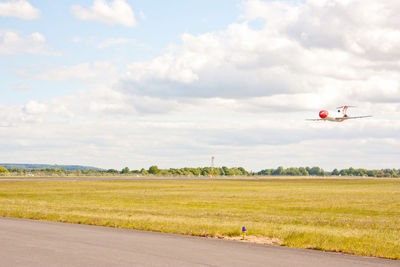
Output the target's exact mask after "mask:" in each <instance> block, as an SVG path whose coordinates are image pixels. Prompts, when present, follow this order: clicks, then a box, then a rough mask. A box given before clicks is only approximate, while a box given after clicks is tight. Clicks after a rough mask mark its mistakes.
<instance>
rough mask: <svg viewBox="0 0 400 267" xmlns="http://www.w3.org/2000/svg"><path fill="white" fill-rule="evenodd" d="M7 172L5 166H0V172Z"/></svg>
mask: <svg viewBox="0 0 400 267" xmlns="http://www.w3.org/2000/svg"><path fill="white" fill-rule="evenodd" d="M8 172H9V171H8V170H7V169H6V168H4V167H0V173H2V174H5V173H8Z"/></svg>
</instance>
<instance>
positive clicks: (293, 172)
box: [0, 165, 400, 178]
mask: <svg viewBox="0 0 400 267" xmlns="http://www.w3.org/2000/svg"><path fill="white" fill-rule="evenodd" d="M212 171H213V174H214V176H255V175H257V176H359V177H395V178H397V177H400V169H381V170H367V169H354V168H349V169H342V170H338V169H334V170H333V171H331V172H329V171H325V170H323V169H322V168H320V167H299V168H297V167H290V168H283V167H282V166H280V167H278V168H276V169H265V170H261V171H259V172H252V171H247V170H245V169H244V168H243V167H233V168H228V167H226V166H222V167H215V168H213V169H211V167H199V168H170V169H159V168H158V167H157V166H155V165H154V166H150V167H149V168H148V169H144V168H142V169H140V170H130V169H129V168H128V167H125V168H123V169H122V170H116V169H108V170H103V169H88V170H65V169H57V168H45V169H32V170H27V169H18V168H10V169H7V168H5V167H1V166H0V175H38V176H40V175H56V176H73V175H76V176H90V175H139V176H147V175H149V176H151V175H158V176H204V177H206V176H210V175H211V172H212Z"/></svg>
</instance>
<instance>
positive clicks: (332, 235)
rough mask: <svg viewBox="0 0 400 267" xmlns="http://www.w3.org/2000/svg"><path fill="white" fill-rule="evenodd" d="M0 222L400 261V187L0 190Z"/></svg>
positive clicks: (386, 183) (341, 183) (228, 184)
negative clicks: (261, 239)
mask: <svg viewBox="0 0 400 267" xmlns="http://www.w3.org/2000/svg"><path fill="white" fill-rule="evenodd" d="M0 216H6V217H21V218H32V219H43V220H51V221H62V222H73V223H83V224H95V225H104V226H113V227H123V228H134V229H142V230H153V231H160V232H170V233H178V234H188V235H201V236H239V235H240V234H241V232H240V231H241V227H242V226H243V225H245V226H246V227H247V230H248V234H249V235H258V236H267V237H275V238H279V239H281V240H282V244H283V245H286V246H292V247H303V248H314V249H322V250H329V251H341V252H346V253H352V254H359V255H366V256H379V257H386V258H391V259H397V260H399V259H400V179H337V180H334V179H327V180H324V179H319V180H318V179H312V180H307V179H271V180H262V181H249V180H247V181H245V180H243V181H239V180H238V181H230V180H227V181H21V182H6V181H3V182H0Z"/></svg>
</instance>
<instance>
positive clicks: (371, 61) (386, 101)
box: [0, 0, 400, 171]
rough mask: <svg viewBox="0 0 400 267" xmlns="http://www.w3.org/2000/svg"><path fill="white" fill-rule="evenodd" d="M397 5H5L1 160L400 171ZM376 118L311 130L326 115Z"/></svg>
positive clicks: (284, 0)
mask: <svg viewBox="0 0 400 267" xmlns="http://www.w3.org/2000/svg"><path fill="white" fill-rule="evenodd" d="M399 12H400V2H399V1H397V0H382V1H375V0H305V1H290V0H281V1H275V0H271V1H262V0H218V1H209V0H201V1H200V0H190V1H186V0H185V1H184V0H171V1H154V0H107V1H106V0H85V1H77V0H70V1H59V0H41V1H39V0H12V1H10V0H8V1H4V0H0V81H1V82H0V93H1V97H0V116H1V117H0V126H1V127H0V162H4V163H5V162H8V163H47V164H80V165H89V166H96V167H101V168H116V169H121V168H123V167H125V166H127V167H129V168H130V169H140V168H142V167H144V168H148V167H149V166H151V165H157V166H158V167H160V168H181V167H200V166H209V165H210V158H211V156H214V157H215V165H216V166H228V167H235V166H242V167H245V168H246V169H248V170H253V171H259V170H261V169H266V168H276V167H278V166H283V167H300V166H319V167H322V168H324V169H326V170H332V169H334V168H338V169H342V168H349V167H354V168H367V169H380V168H400V72H399V70H400V17H399V16H398V13H399ZM342 105H352V106H356V107H357V108H352V109H350V110H349V112H348V114H349V115H350V116H358V115H373V117H372V118H365V119H359V120H348V121H345V122H343V123H332V122H324V121H323V122H315V121H307V120H305V119H312V118H318V113H319V111H320V110H328V111H329V112H330V114H333V115H336V114H338V113H337V111H336V107H337V106H342Z"/></svg>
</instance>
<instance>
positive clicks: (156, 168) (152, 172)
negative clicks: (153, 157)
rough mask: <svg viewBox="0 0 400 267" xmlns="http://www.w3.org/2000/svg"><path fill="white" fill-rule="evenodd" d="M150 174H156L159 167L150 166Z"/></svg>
mask: <svg viewBox="0 0 400 267" xmlns="http://www.w3.org/2000/svg"><path fill="white" fill-rule="evenodd" d="M148 172H149V173H150V174H158V173H159V172H160V169H159V168H158V167H157V166H151V167H150V168H149V171H148Z"/></svg>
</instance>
